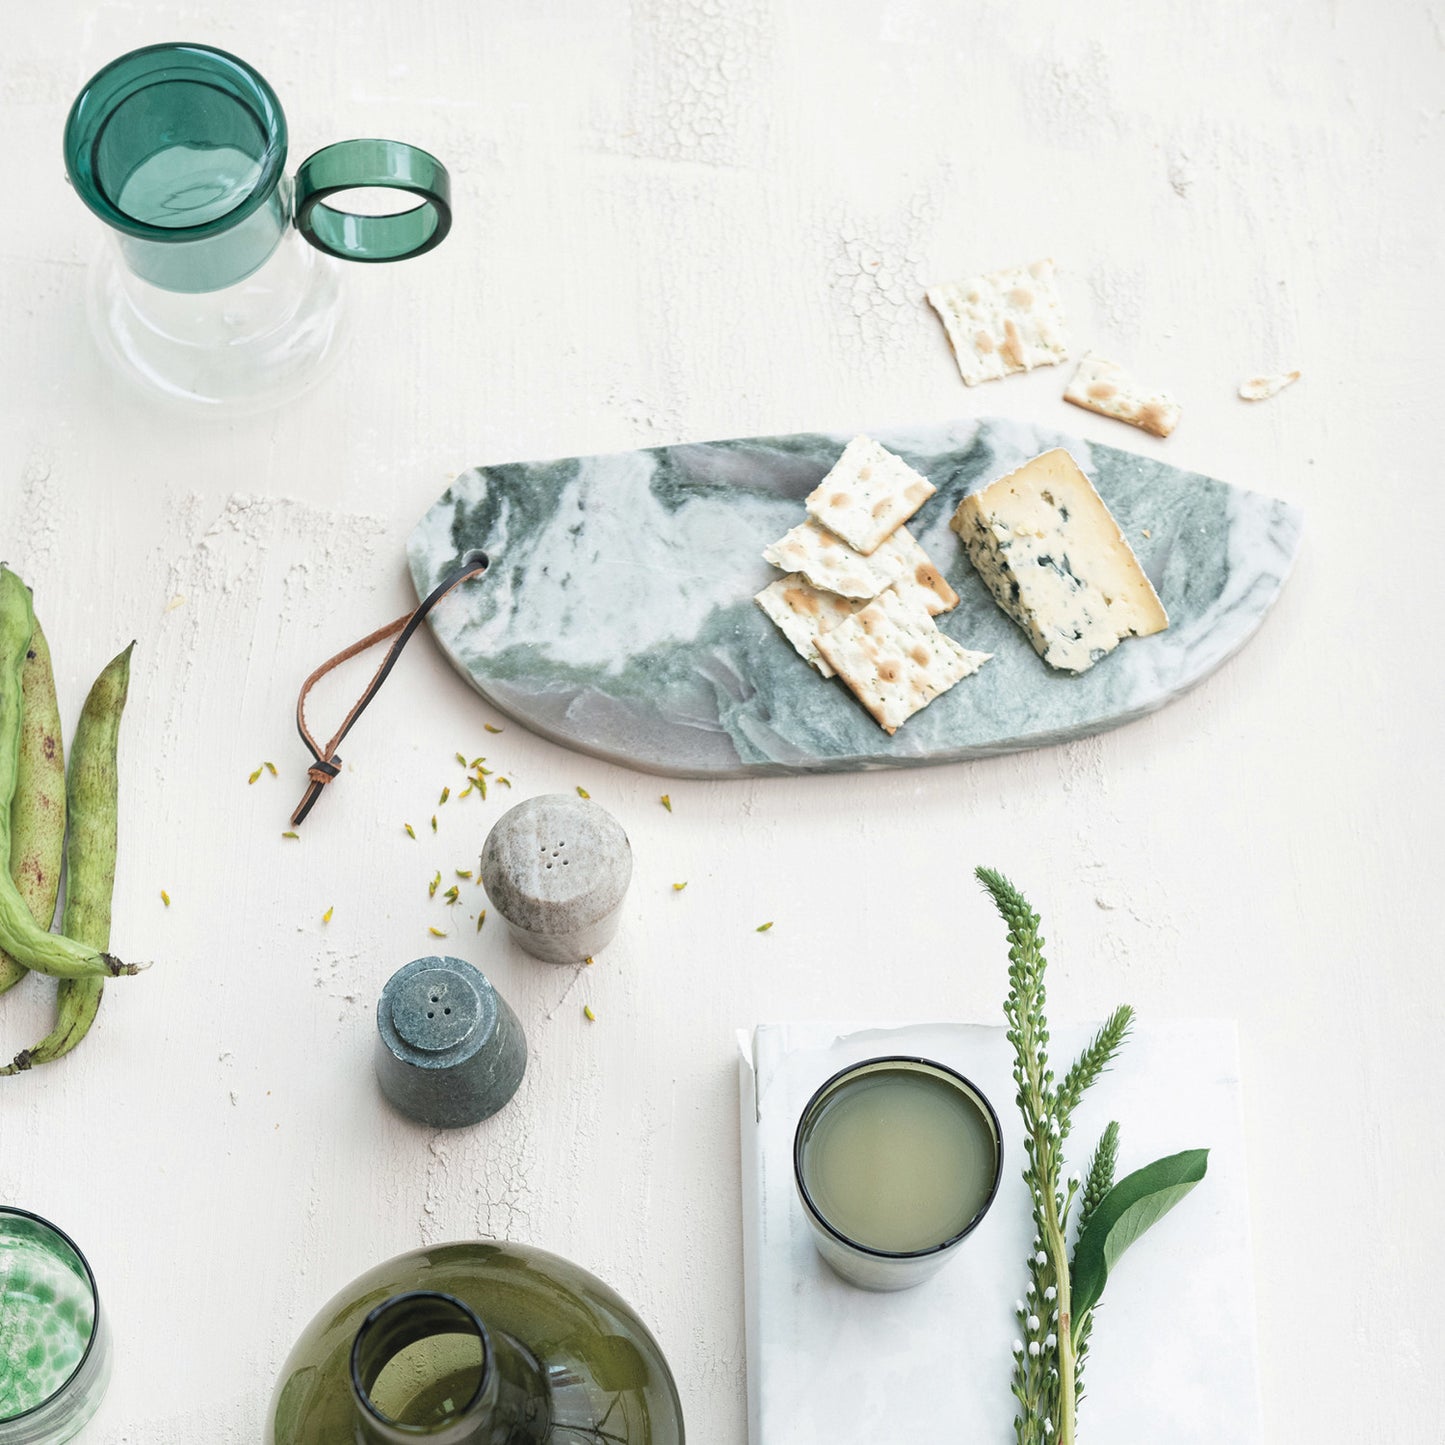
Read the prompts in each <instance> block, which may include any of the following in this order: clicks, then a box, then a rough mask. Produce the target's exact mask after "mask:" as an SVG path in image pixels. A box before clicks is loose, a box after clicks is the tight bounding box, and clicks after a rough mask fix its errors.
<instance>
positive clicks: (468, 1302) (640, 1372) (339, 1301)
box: [266, 1240, 683, 1445]
mask: <svg viewBox="0 0 1445 1445" xmlns="http://www.w3.org/2000/svg"><path fill="white" fill-rule="evenodd" d="M604 1441H605V1442H608V1445H682V1442H683V1424H682V1406H681V1404H680V1403H679V1401H678V1397H677V1387H676V1385H675V1384H674V1383H673V1378H672V1372H671V1371H670V1370H669V1369H668V1367H667V1361H666V1360H665V1359H664V1358H663V1355H662V1351H661V1350H660V1349H659V1348H658V1344H657V1341H656V1340H654V1339H653V1338H652V1335H651V1334H650V1333H649V1332H648V1329H647V1326H646V1325H644V1324H643V1323H642V1321H641V1320H640V1319H639V1318H638V1317H637V1315H636V1314H635V1313H634V1312H633V1310H632V1309H631V1307H630V1306H629V1305H628V1304H627V1303H626V1302H625V1301H624V1300H623V1299H622V1298H621V1297H620V1296H619V1295H617V1294H616V1293H615V1292H614V1291H613V1290H611V1289H609V1288H608V1287H607V1285H605V1284H603V1283H602V1281H601V1280H599V1279H597V1278H596V1277H595V1276H593V1275H591V1274H589V1273H588V1272H587V1271H586V1270H584V1269H581V1268H579V1267H578V1266H577V1265H575V1264H570V1263H568V1261H566V1260H564V1259H559V1258H558V1257H557V1256H556V1255H554V1254H548V1253H546V1252H545V1251H544V1250H540V1249H533V1248H530V1247H528V1246H525V1245H520V1244H509V1243H505V1242H500V1241H492V1240H486V1241H477V1242H474V1243H466V1244H445V1245H440V1246H438V1247H436V1248H432V1249H419V1250H415V1251H413V1252H412V1253H411V1254H404V1255H401V1256H399V1257H398V1258H396V1259H393V1260H390V1261H388V1262H387V1263H386V1264H383V1265H379V1266H378V1267H377V1268H376V1269H373V1270H372V1271H370V1273H368V1274H365V1275H363V1276H362V1277H361V1278H360V1279H358V1280H356V1281H355V1282H354V1283H353V1284H352V1285H351V1286H350V1287H349V1288H347V1289H345V1290H343V1291H342V1292H341V1293H340V1294H339V1295H337V1297H336V1298H335V1299H333V1300H332V1301H331V1303H330V1304H328V1305H327V1306H326V1308H325V1309H323V1310H322V1311H321V1313H320V1314H319V1315H318V1316H317V1317H316V1319H315V1320H313V1321H312V1323H311V1324H310V1325H309V1326H308V1327H307V1329H306V1331H305V1333H304V1334H303V1335H302V1336H301V1338H300V1340H298V1341H297V1343H296V1346H295V1348H294V1349H293V1350H292V1351H291V1354H290V1356H289V1357H288V1358H287V1360H286V1363H285V1365H284V1366H283V1368H282V1371H281V1379H280V1381H279V1382H278V1384H277V1387H276V1394H275V1398H274V1399H273V1401H272V1406H271V1421H270V1425H269V1428H268V1431H267V1436H266V1445H357V1442H361V1445H416V1442H426V1445H546V1442H551V1445H602V1442H604Z"/></svg>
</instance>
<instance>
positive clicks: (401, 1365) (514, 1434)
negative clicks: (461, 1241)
mask: <svg viewBox="0 0 1445 1445" xmlns="http://www.w3.org/2000/svg"><path fill="white" fill-rule="evenodd" d="M351 1392H352V1403H353V1406H354V1409H355V1413H356V1425H357V1436H358V1439H359V1440H360V1441H362V1442H364V1445H421V1442H425V1445H542V1442H543V1441H544V1440H545V1438H546V1434H547V1428H548V1425H549V1424H550V1417H551V1412H550V1410H549V1408H548V1395H547V1384H546V1380H545V1378H544V1376H543V1373H542V1370H541V1367H540V1366H539V1365H538V1364H537V1362H536V1360H534V1359H533V1358H532V1356H531V1354H530V1353H529V1352H528V1351H527V1350H525V1349H524V1348H523V1347H522V1346H520V1345H519V1344H518V1343H517V1342H516V1341H515V1340H513V1339H511V1338H510V1337H509V1336H507V1335H505V1334H502V1333H500V1332H494V1331H491V1330H488V1329H487V1327H486V1326H485V1325H484V1324H483V1323H482V1321H481V1320H480V1319H479V1318H478V1317H477V1315H476V1314H475V1313H473V1311H472V1310H471V1309H469V1308H468V1307H467V1306H466V1305H465V1304H463V1303H462V1302H461V1301H460V1300H458V1299H456V1298H454V1297H453V1296H451V1295H447V1294H441V1293H438V1292H434V1291H425V1290H418V1291H413V1292H410V1293H407V1294H400V1295H393V1296H392V1297H391V1298H390V1299H388V1300H385V1301H384V1302H383V1303H381V1304H380V1305H378V1306H377V1307H376V1308H375V1309H374V1310H372V1312H371V1313H370V1315H368V1316H367V1318H366V1320H365V1322H364V1323H363V1324H362V1326H361V1329H360V1330H359V1331H358V1332H357V1335H356V1340H355V1343H354V1344H353V1346H352V1351H351Z"/></svg>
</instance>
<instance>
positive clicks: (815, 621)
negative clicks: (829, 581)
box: [753, 572, 863, 677]
mask: <svg viewBox="0 0 1445 1445" xmlns="http://www.w3.org/2000/svg"><path fill="white" fill-rule="evenodd" d="M753 601H754V602H756V603H757V604H758V606H759V607H761V608H762V609H763V611H764V612H766V613H767V614H768V616H769V617H771V618H772V619H773V621H774V622H776V623H777V625H778V630H779V631H780V632H781V633H782V634H783V636H784V637H786V638H787V639H788V641H789V642H791V643H792V644H793V646H794V647H795V648H796V649H797V651H798V656H799V657H801V658H802V659H803V660H804V661H805V662H808V663H811V664H812V666H814V667H816V668H817V669H818V671H819V672H821V673H822V674H823V676H824V677H832V676H833V669H832V668H831V667H829V666H828V664H827V663H826V662H825V661H824V660H823V659H822V657H821V656H820V655H819V653H818V646H817V643H818V634H819V633H820V632H826V631H827V630H828V629H829V628H830V627H834V626H836V625H837V624H838V623H839V622H842V621H843V620H844V618H847V617H851V616H852V615H853V614H854V613H855V612H856V611H857V610H858V609H859V608H860V607H862V606H863V603H861V602H850V601H849V600H848V599H847V598H846V597H839V596H838V595H837V594H836V593H833V592H825V591H823V589H822V588H820V587H812V586H810V585H809V584H808V580H807V579H806V578H805V577H804V576H803V574H802V573H801V572H790V573H789V574H788V575H787V576H786V577H781V578H779V579H778V581H776V582H774V583H772V584H770V585H769V586H767V587H764V588H763V590H762V591H761V592H759V593H758V595H757V596H756V597H754V598H753Z"/></svg>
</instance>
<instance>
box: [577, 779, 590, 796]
mask: <svg viewBox="0 0 1445 1445" xmlns="http://www.w3.org/2000/svg"><path fill="white" fill-rule="evenodd" d="M577 796H578V797H579V798H590V797H591V796H592V794H591V793H589V792H588V791H587V789H586V788H584V787H583V786H582V785H581V784H580V783H579V784H578V786H577Z"/></svg>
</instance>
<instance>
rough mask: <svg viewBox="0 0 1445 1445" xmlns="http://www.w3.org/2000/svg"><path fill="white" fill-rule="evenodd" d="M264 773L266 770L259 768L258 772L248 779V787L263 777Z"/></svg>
mask: <svg viewBox="0 0 1445 1445" xmlns="http://www.w3.org/2000/svg"><path fill="white" fill-rule="evenodd" d="M263 771H264V769H262V768H257V769H256V771H255V772H254V773H252V774H251V776H250V777H249V778H247V779H246V782H247V785H248V786H249V785H250V784H251V783H254V782H255V781H256V779H257V778H259V777H260V776H261V774H262V772H263Z"/></svg>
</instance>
